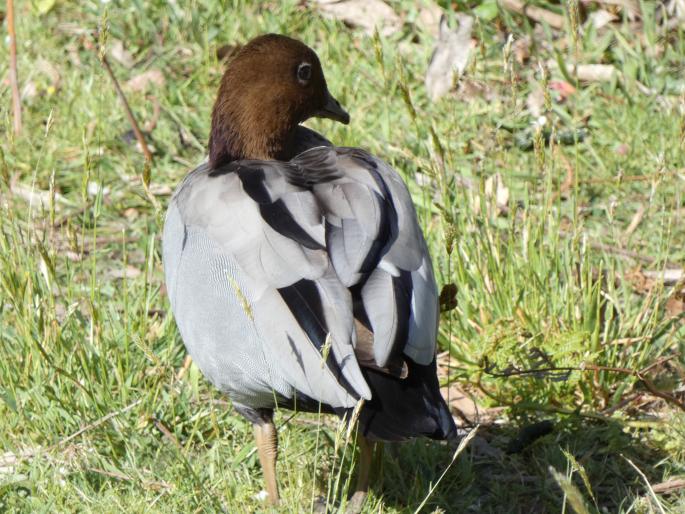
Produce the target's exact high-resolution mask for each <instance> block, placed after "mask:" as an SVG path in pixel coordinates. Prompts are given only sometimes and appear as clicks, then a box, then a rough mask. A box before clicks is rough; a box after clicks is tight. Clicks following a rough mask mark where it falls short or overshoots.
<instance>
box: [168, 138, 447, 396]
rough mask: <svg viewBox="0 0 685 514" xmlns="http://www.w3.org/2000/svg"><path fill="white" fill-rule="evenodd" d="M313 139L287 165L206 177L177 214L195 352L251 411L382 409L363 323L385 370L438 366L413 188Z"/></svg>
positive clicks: (178, 202)
mask: <svg viewBox="0 0 685 514" xmlns="http://www.w3.org/2000/svg"><path fill="white" fill-rule="evenodd" d="M303 130H304V129H303ZM308 132H309V133H311V134H307V137H309V138H310V139H309V141H310V143H309V144H306V143H302V141H303V138H300V143H299V144H300V146H299V147H298V148H301V149H302V150H304V151H303V153H300V154H299V155H297V156H295V157H294V158H293V159H291V160H290V161H288V162H279V161H257V160H242V161H234V162H231V163H230V164H227V165H224V166H222V167H219V168H218V169H214V170H212V169H210V168H209V167H208V165H207V164H203V165H201V166H199V167H198V168H197V169H195V170H194V171H192V172H191V173H190V174H189V175H188V176H187V177H186V178H185V180H184V181H183V182H182V183H181V184H180V186H179V187H178V189H177V190H176V192H175V194H174V196H173V198H172V201H171V204H170V207H169V211H168V213H167V219H166V223H165V228H164V236H163V258H164V267H165V273H166V282H167V290H168V293H169V297H170V301H171V306H172V309H173V312H174V316H175V318H176V321H177V324H178V327H179V330H180V332H181V335H182V337H183V341H184V343H185V345H186V347H187V348H188V351H189V352H190V354H191V355H192V357H193V359H194V360H195V362H196V363H197V364H198V366H199V367H200V368H201V369H202V371H203V373H204V374H205V375H206V376H207V377H208V378H209V379H210V381H212V382H213V383H214V385H216V386H217V387H218V388H219V389H220V390H222V391H224V392H226V393H227V394H228V395H229V396H230V397H231V398H232V400H233V401H234V402H235V403H236V404H238V405H247V406H249V407H251V408H270V407H273V406H275V404H277V403H279V402H280V401H284V402H286V403H287V402H292V401H293V400H294V399H296V398H298V397H306V398H309V399H312V400H314V401H317V402H322V403H323V404H325V405H328V406H330V407H331V408H333V409H339V408H342V409H345V408H350V407H353V406H354V405H355V403H356V402H357V400H358V399H359V398H364V399H367V400H370V399H371V396H372V392H371V390H370V388H369V385H368V383H367V380H365V376H364V374H363V373H362V370H361V369H360V365H359V363H358V361H357V359H356V358H355V353H354V349H355V345H356V333H355V323H354V319H355V318H356V319H358V320H359V321H360V322H362V323H364V324H366V325H367V326H368V327H369V328H370V329H371V330H372V332H373V334H374V340H373V355H374V359H375V361H376V364H377V366H379V367H383V366H385V365H386V363H387V362H388V359H389V358H390V357H391V356H400V357H402V356H406V357H409V358H411V359H412V360H413V361H414V362H416V363H418V364H420V365H428V364H430V363H432V362H433V359H434V358H435V341H436V329H437V316H438V309H437V291H436V286H435V282H434V279H433V271H432V268H431V263H430V258H429V256H428V251H427V248H426V244H425V241H424V239H423V235H422V233H421V230H420V228H419V226H418V223H417V219H416V213H415V211H414V207H413V205H412V202H411V198H410V196H409V193H408V191H407V189H406V186H405V185H404V183H403V182H402V180H401V179H400V177H399V176H398V175H397V173H396V172H395V171H394V170H393V169H392V168H391V167H389V166H388V165H387V164H385V163H384V162H382V161H380V160H379V159H376V158H375V157H373V156H371V155H370V154H368V153H367V152H364V151H362V150H359V149H351V148H335V147H332V146H330V144H328V143H327V142H326V141H325V140H324V139H323V138H321V136H318V135H316V133H313V132H311V131H308ZM312 134H313V135H312ZM305 139H306V138H305ZM322 143H325V144H326V145H325V146H316V147H314V148H311V145H312V144H318V145H321V144H322ZM307 147H309V148H308V149H307ZM327 344H330V351H328V349H327V348H326V345H327Z"/></svg>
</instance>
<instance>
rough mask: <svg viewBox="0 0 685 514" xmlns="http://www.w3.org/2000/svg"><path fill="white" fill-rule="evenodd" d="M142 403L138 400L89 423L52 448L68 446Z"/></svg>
mask: <svg viewBox="0 0 685 514" xmlns="http://www.w3.org/2000/svg"><path fill="white" fill-rule="evenodd" d="M142 401H143V400H141V399H140V398H139V399H138V400H136V401H135V402H133V403H129V404H128V405H127V406H126V407H124V408H122V409H119V410H115V411H114V412H110V413H109V414H107V415H106V416H103V417H101V418H100V419H98V420H95V421H93V422H92V423H88V424H87V425H86V426H84V427H82V428H79V429H78V430H77V431H76V432H74V433H73V434H71V435H70V436H68V437H65V438H64V439H62V440H61V441H59V442H57V443H56V444H54V445H53V446H52V447H51V448H56V447H57V446H63V445H65V444H67V443H68V442H69V441H72V440H74V439H76V438H77V437H78V436H80V435H81V434H83V433H85V432H88V431H89V430H92V429H94V428H97V427H99V426H100V425H102V424H104V423H106V422H108V421H109V420H110V419H112V418H116V417H117V416H119V415H121V414H123V413H125V412H128V411H130V410H131V409H132V408H133V407H135V406H136V405H138V404H139V403H140V402H142Z"/></svg>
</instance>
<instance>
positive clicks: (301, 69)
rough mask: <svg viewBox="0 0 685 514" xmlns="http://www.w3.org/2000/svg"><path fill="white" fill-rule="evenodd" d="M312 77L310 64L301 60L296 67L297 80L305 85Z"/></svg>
mask: <svg viewBox="0 0 685 514" xmlns="http://www.w3.org/2000/svg"><path fill="white" fill-rule="evenodd" d="M311 78H312V65H311V64H309V63H308V62H303V63H301V64H300V65H299V66H298V67H297V81H298V82H299V83H300V84H302V85H305V84H306V83H307V82H309V79H311Z"/></svg>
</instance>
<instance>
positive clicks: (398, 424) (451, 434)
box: [338, 359, 457, 441]
mask: <svg viewBox="0 0 685 514" xmlns="http://www.w3.org/2000/svg"><path fill="white" fill-rule="evenodd" d="M407 365H408V368H409V373H408V375H407V378H404V379H400V378H397V377H393V376H391V375H388V374H385V373H382V372H379V371H375V370H372V369H366V368H362V373H363V375H364V378H365V379H366V381H367V383H368V384H369V387H370V388H371V394H372V399H371V400H370V401H367V402H366V403H365V404H364V407H363V408H362V410H361V413H360V415H359V430H360V432H361V433H362V434H363V435H364V436H365V437H368V438H369V439H372V440H380V441H404V440H406V439H410V438H413V437H419V436H424V437H429V438H431V439H440V440H442V439H453V438H455V437H456V436H457V427H456V426H455V424H454V420H453V419H452V415H451V414H450V412H449V408H448V407H447V404H446V403H445V400H444V399H443V398H442V395H441V394H440V386H439V384H438V378H437V374H436V365H435V359H433V362H431V363H430V364H428V365H427V366H422V365H420V364H416V363H415V362H413V361H411V360H410V359H407ZM338 414H341V413H338Z"/></svg>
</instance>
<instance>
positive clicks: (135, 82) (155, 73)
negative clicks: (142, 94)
mask: <svg viewBox="0 0 685 514" xmlns="http://www.w3.org/2000/svg"><path fill="white" fill-rule="evenodd" d="M164 83H165V80H164V75H163V74H162V72H161V71H159V70H157V69H151V70H147V71H146V72H143V73H141V74H140V75H136V76H135V77H133V78H131V79H130V80H129V81H127V82H126V83H125V84H124V89H126V90H128V91H133V92H139V91H145V90H146V89H147V88H148V86H158V87H164Z"/></svg>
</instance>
